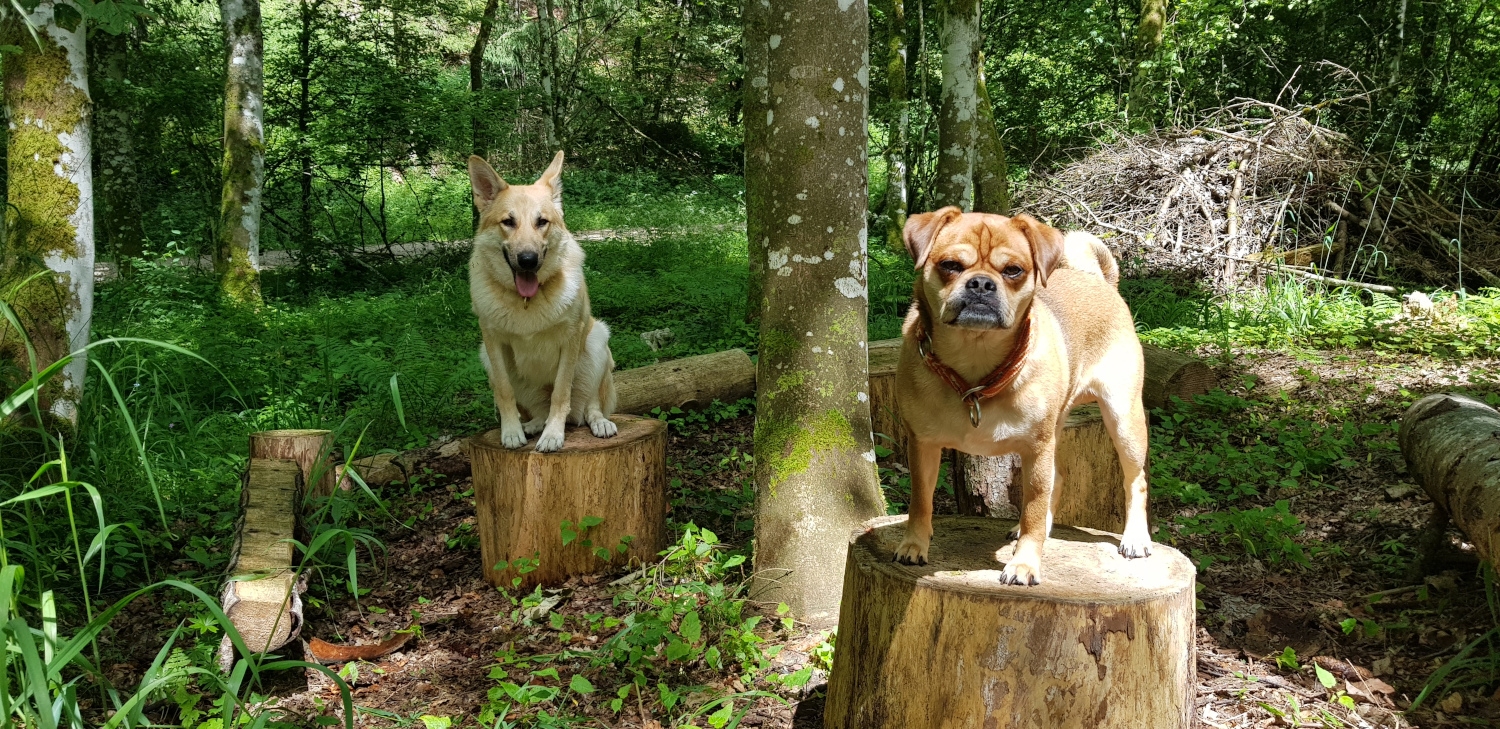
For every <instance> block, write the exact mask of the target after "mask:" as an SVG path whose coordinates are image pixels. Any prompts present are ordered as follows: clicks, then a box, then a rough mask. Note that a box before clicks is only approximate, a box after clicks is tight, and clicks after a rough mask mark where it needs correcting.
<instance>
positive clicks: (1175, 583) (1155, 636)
mask: <svg viewBox="0 0 1500 729" xmlns="http://www.w3.org/2000/svg"><path fill="white" fill-rule="evenodd" d="M904 522H905V517H885V518H881V519H875V520H872V521H870V522H867V523H866V524H865V529H864V530H861V531H859V532H856V533H855V534H854V535H853V536H852V537H851V539H850V547H849V562H848V567H847V568H846V569H845V571H844V601H843V605H842V608H841V612H840V616H839V640H838V647H839V649H838V652H837V654H836V656H835V659H834V660H835V663H834V668H833V676H832V677H831V679H830V681H829V686H828V699H827V704H826V706H825V708H824V714H823V716H824V727H825V729H939V728H941V729H952V728H957V727H972V728H973V729H990V728H999V727H1007V728H1010V729H1019V728H1032V727H1034V728H1036V729H1075V728H1076V729H1083V728H1087V729H1095V728H1096V727H1097V728H1102V729H1116V728H1118V729H1158V728H1159V729H1187V727H1190V726H1191V725H1192V697H1193V686H1194V680H1195V665H1194V643H1193V639H1194V633H1195V626H1194V619H1195V614H1194V590H1193V583H1194V569H1193V565H1192V563H1191V562H1189V561H1188V560H1187V558H1185V557H1183V556H1182V554H1181V553H1179V552H1178V551H1177V550H1174V549H1172V548H1170V547H1167V546H1164V545H1156V547H1155V552H1154V553H1153V554H1152V556H1151V557H1148V558H1146V559H1138V560H1126V559H1125V558H1123V557H1121V556H1120V555H1119V553H1118V551H1117V547H1118V544H1119V540H1118V537H1116V536H1115V535H1112V534H1106V533H1103V532H1099V531H1093V530H1085V529H1075V528H1071V527H1057V528H1056V529H1055V530H1054V531H1053V535H1052V538H1051V539H1048V540H1047V545H1046V553H1045V554H1044V555H1043V556H1042V584H1041V585H1039V586H1036V587H1020V586H1010V585H1001V584H1000V570H1001V569H1002V568H1003V566H1004V562H1005V560H1007V559H1008V558H1009V557H1010V556H1011V555H1012V554H1013V550H1014V545H1013V543H1012V542H1011V541H1010V540H1009V539H1008V538H1007V537H1006V533H1007V532H1008V531H1009V530H1010V529H1011V527H1012V526H1014V525H1015V522H1014V521H1010V520H1005V519H986V518H978V517H939V518H937V519H935V520H934V534H933V539H932V548H931V551H930V552H929V554H928V560H929V564H927V565H925V566H921V567H914V566H906V565H901V564H897V563H895V562H892V561H891V555H892V554H893V552H894V551H895V548H896V546H897V545H898V544H900V542H901V539H902V537H903V535H904V532H905V523H904Z"/></svg>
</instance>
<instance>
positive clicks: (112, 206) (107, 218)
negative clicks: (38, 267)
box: [90, 32, 145, 274]
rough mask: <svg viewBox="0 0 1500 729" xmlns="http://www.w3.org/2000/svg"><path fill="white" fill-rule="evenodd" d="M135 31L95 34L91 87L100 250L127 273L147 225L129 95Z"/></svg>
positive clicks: (121, 271)
mask: <svg viewBox="0 0 1500 729" xmlns="http://www.w3.org/2000/svg"><path fill="white" fill-rule="evenodd" d="M131 41H132V37H131V34H130V33H128V32H127V33H121V34H119V35H111V34H109V33H96V34H95V35H94V54H93V58H92V69H93V75H92V76H91V78H90V86H91V90H92V91H93V96H94V100H95V101H96V102H97V110H96V113H95V114H94V140H95V141H96V142H97V143H96V144H95V145H93V146H94V149H95V153H94V162H95V173H96V174H97V176H98V181H99V185H98V187H99V190H98V194H99V196H98V198H97V199H96V200H95V201H94V215H95V218H96V225H95V235H96V236H97V237H98V238H99V240H98V241H97V243H98V247H99V249H100V250H103V251H108V255H112V256H114V258H115V262H116V265H118V266H119V270H120V273H121V274H128V273H129V272H130V260H131V259H133V258H139V257H140V255H141V250H142V248H141V247H142V241H143V240H144V239H145V232H144V231H143V230H142V228H141V199H140V195H139V190H140V180H139V178H138V177H137V173H136V155H135V131H134V125H133V124H132V123H131V120H132V119H133V118H134V113H133V112H134V107H133V106H132V104H131V100H130V95H129V89H130V86H129V77H130V45H131Z"/></svg>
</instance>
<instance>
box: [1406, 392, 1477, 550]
mask: <svg viewBox="0 0 1500 729" xmlns="http://www.w3.org/2000/svg"><path fill="white" fill-rule="evenodd" d="M1399 439H1400V442H1401V455H1403V456H1405V457H1406V468H1407V470H1408V471H1409V472H1411V474H1412V475H1413V476H1415V477H1416V479H1417V482H1418V483H1420V484H1421V485H1422V488H1423V489H1424V490H1426V491H1427V495H1428V496H1430V497H1431V498H1432V502H1433V503H1434V504H1435V505H1436V506H1437V507H1438V508H1439V509H1441V510H1442V512H1443V513H1445V514H1447V515H1448V516H1450V517H1451V518H1452V519H1453V522H1454V523H1455V524H1457V525H1458V528H1460V529H1462V530H1463V531H1464V533H1465V534H1467V535H1469V538H1470V539H1471V540H1473V542H1474V547H1475V549H1477V550H1478V551H1479V556H1480V557H1481V558H1483V559H1486V560H1489V562H1490V563H1491V564H1494V563H1495V560H1496V558H1497V557H1500V413H1497V412H1495V409H1494V408H1492V407H1490V406H1489V405H1486V404H1484V403H1482V402H1480V401H1478V400H1475V399H1473V398H1470V397H1466V396H1464V395H1451V394H1445V395H1428V396H1427V397H1424V398H1422V399H1421V400H1418V401H1417V402H1416V403H1415V404H1413V405H1412V406H1411V407H1410V408H1408V409H1407V411H1406V414H1405V415H1404V416H1402V418H1401V434H1400V436H1399Z"/></svg>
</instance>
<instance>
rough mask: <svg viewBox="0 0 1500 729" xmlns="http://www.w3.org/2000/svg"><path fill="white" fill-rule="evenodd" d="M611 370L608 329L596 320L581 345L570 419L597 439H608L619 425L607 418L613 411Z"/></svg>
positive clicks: (611, 361)
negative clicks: (581, 352)
mask: <svg viewBox="0 0 1500 729" xmlns="http://www.w3.org/2000/svg"><path fill="white" fill-rule="evenodd" d="M614 369H615V358H614V356H613V355H612V354H610V351H609V327H608V326H606V325H605V323H604V322H602V321H598V320H597V319H596V320H594V322H593V328H591V329H590V330H589V333H588V338H587V339H586V340H585V342H584V345H583V355H582V356H580V357H579V358H578V369H577V372H576V374H575V376H574V378H573V403H572V413H570V419H571V420H572V421H573V422H575V423H579V424H582V423H588V426H589V431H590V432H592V433H593V434H594V436H595V437H598V438H608V437H611V436H613V435H614V434H615V433H616V432H618V430H619V426H617V425H615V423H614V421H612V420H610V419H609V416H610V414H611V413H613V412H614V410H615V384H614V383H615V380H614Z"/></svg>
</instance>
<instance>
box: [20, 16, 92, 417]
mask: <svg viewBox="0 0 1500 729" xmlns="http://www.w3.org/2000/svg"><path fill="white" fill-rule="evenodd" d="M63 8H66V10H64V13H65V17H68V19H71V20H72V21H73V22H72V23H71V25H72V29H71V30H69V29H68V28H67V27H64V26H65V25H66V23H64V22H61V21H62V20H63V19H59V18H57V17H56V11H58V10H60V9H63ZM28 18H29V19H30V20H31V23H32V25H33V26H35V28H36V38H35V39H33V38H32V36H31V33H30V32H28V31H27V28H26V24H25V23H24V22H22V21H21V18H19V17H17V16H16V15H14V14H12V15H10V16H9V17H8V18H7V19H6V20H5V24H4V26H3V36H4V38H3V42H4V44H6V45H11V46H15V47H17V48H19V49H20V50H19V51H18V52H15V53H11V54H7V56H6V59H5V63H4V80H5V107H6V112H7V115H8V117H9V120H10V129H9V137H8V140H7V144H8V149H9V154H8V155H7V159H8V164H7V170H6V174H7V184H8V190H7V197H8V198H9V204H10V206H11V210H10V211H9V212H10V214H9V215H7V216H6V220H7V222H8V223H9V224H8V225H7V226H6V228H7V231H6V235H5V240H4V241H3V243H4V244H3V246H0V294H3V295H5V296H6V297H7V298H8V299H9V303H10V305H11V306H12V307H13V308H14V309H15V310H16V313H17V314H18V316H19V317H20V320H21V325H22V326H24V327H25V328H26V330H27V335H28V336H29V337H30V341H31V345H32V346H33V347H34V348H35V351H36V364H35V367H33V366H32V363H31V362H30V361H29V360H30V355H29V354H28V352H27V350H26V343H25V341H23V340H22V338H21V336H20V334H19V333H18V332H15V331H11V330H10V329H9V327H7V326H6V324H4V323H3V322H0V357H4V358H6V359H9V360H11V361H13V362H15V363H16V364H17V365H18V367H17V369H19V370H20V371H21V372H23V373H28V374H30V373H32V372H33V371H40V370H41V369H43V368H46V367H47V366H49V365H51V364H52V363H54V362H57V361H58V360H60V359H62V358H63V357H66V356H67V355H68V354H69V353H70V352H75V351H78V350H80V349H82V348H83V347H85V346H87V344H88V341H89V321H90V319H91V317H92V314H93V305H94V177H93V170H92V166H91V161H90V159H89V155H90V138H89V116H90V113H91V102H90V99H89V83H88V65H87V61H86V59H85V51H84V44H85V38H86V37H87V27H86V25H85V24H84V23H83V21H82V15H81V14H80V13H79V11H78V8H77V7H76V6H74V5H73V4H72V3H71V2H67V1H64V2H57V1H55V0H43V2H41V3H39V4H38V5H37V6H36V9H35V10H32V11H31V12H30V14H29V15H28ZM40 272H45V273H43V275H41V276H40V277H38V278H37V279H35V280H33V281H31V282H30V283H29V284H27V285H26V286H25V287H24V288H22V289H20V290H19V291H16V292H15V294H14V296H12V295H11V293H12V291H13V290H14V289H15V287H16V285H17V284H19V283H21V282H22V281H25V280H26V279H27V278H29V277H31V276H32V275H33V274H37V273H40ZM87 365H88V363H87V361H86V359H85V358H84V357H83V356H79V357H78V358H77V359H74V360H73V361H72V362H71V363H70V364H69V365H68V366H67V367H66V368H64V369H63V371H62V372H61V376H60V377H54V378H53V379H52V381H51V383H50V384H49V385H48V387H47V389H45V390H44V391H43V392H42V393H41V398H40V401H41V405H42V407H44V408H46V409H47V410H48V411H50V412H51V414H53V415H55V416H57V417H59V418H62V419H65V420H67V421H69V422H72V423H75V424H76V423H77V422H78V403H79V401H80V400H81V399H82V396H83V381H84V375H85V374H86V367H87Z"/></svg>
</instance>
